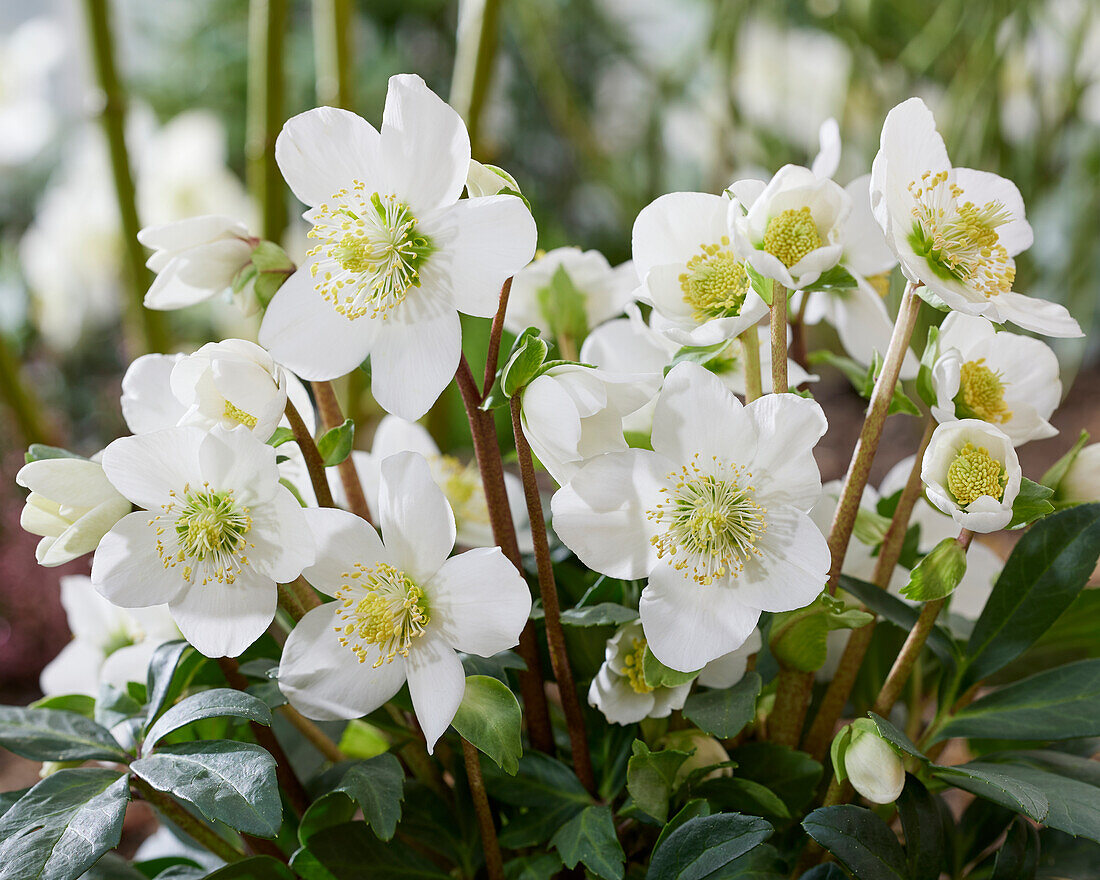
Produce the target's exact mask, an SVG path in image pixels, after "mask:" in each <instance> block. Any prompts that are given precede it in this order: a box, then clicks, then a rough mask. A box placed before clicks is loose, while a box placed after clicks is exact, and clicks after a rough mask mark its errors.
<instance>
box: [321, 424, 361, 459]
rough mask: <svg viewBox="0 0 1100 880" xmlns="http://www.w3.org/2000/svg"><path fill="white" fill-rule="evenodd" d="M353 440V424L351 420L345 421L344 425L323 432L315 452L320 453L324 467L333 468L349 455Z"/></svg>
mask: <svg viewBox="0 0 1100 880" xmlns="http://www.w3.org/2000/svg"><path fill="white" fill-rule="evenodd" d="M354 440H355V422H354V421H352V420H351V419H345V420H344V424H342V425H337V426H336V427H335V428H329V430H327V431H325V433H324V434H322V435H321V438H320V439H319V440H318V441H317V451H318V452H320V453H321V460H322V461H323V462H324V463H325V467H335V466H336V465H338V464H339V463H340V462H342V461H343V460H344V459H345V458H347V457H348V456H349V455H351V447H352V443H353V442H354Z"/></svg>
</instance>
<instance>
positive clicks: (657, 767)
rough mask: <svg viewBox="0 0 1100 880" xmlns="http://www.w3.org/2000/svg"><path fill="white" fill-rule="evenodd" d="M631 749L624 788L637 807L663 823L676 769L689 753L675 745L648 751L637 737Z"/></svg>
mask: <svg viewBox="0 0 1100 880" xmlns="http://www.w3.org/2000/svg"><path fill="white" fill-rule="evenodd" d="M633 751H634V754H633V756H632V757H631V758H630V761H629V762H628V764H627V770H626V790H627V791H629V792H630V796H631V797H632V798H634V803H635V804H636V805H637V806H638V809H640V810H642V811H644V812H646V813H648V814H649V815H650V816H652V817H653V818H654V819H657V820H658V821H659V822H662V823H663V822H664V821H665V819H667V818H668V799H669V798H670V797H671V796H672V792H673V790H674V787H675V782H676V773H677V771H678V770H679V769H680V765H681V764H683V763H684V761H686V760H687V759H688V758H689V757H690V755H689V753H688V752H681V751H678V750H676V749H664V750H663V751H660V752H651V751H650V750H649V749H648V748H647V746H646V744H645V743H644V742H642V741H641V740H640V739H636V740H634V747H633Z"/></svg>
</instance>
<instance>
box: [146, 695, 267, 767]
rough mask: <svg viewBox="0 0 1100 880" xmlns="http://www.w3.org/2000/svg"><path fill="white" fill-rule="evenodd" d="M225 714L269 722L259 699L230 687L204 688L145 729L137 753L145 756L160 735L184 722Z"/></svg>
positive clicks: (177, 727) (180, 725)
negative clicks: (147, 729) (144, 734)
mask: <svg viewBox="0 0 1100 880" xmlns="http://www.w3.org/2000/svg"><path fill="white" fill-rule="evenodd" d="M226 715H230V716H234V717H236V718H247V719H248V720H249V721H255V722H256V723H257V724H264V725H267V726H270V725H271V710H270V709H268V708H267V706H266V705H265V704H264V702H263V700H260V699H258V698H256V697H254V696H252V695H251V694H246V693H245V692H244V691H237V690H233V689H232V688H211V689H210V690H208V691H200V692H199V693H197V694H192V695H191V696H190V697H187V698H186V699H184V700H181V701H180V702H178V703H176V705H174V706H172V707H171V708H170V709H169V710H168V711H167V712H165V713H164V714H163V715H161V716H160V718H159V719H158V720H157V722H156V723H155V724H154V725H153V726H152V727H151V728H150V729H149V733H148V734H147V735H146V737H145V742H144V743H142V746H141V753H142V754H143V755H147V754H148V753H149V752H150V751H151V750H152V749H153V747H154V746H155V745H156V744H157V743H158V742H159V741H160V740H161V739H162V738H163V737H165V736H167V735H168V734H169V733H171V732H172V731H173V730H178V729H179V728H181V727H183V726H184V725H185V724H190V723H191V722H192V721H199V720H201V719H203V718H220V717H223V716H226Z"/></svg>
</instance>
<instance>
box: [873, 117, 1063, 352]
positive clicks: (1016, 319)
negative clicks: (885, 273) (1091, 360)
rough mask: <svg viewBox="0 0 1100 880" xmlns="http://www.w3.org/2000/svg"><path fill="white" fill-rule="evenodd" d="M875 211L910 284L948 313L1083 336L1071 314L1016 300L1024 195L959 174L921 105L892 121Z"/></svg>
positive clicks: (1025, 238)
mask: <svg viewBox="0 0 1100 880" xmlns="http://www.w3.org/2000/svg"><path fill="white" fill-rule="evenodd" d="M871 207H872V209H873V210H874V213H875V218H876V219H877V220H878V222H879V224H880V225H881V226H882V228H883V230H884V231H885V232H886V240H887V243H888V244H889V245H890V248H891V249H892V250H893V251H894V253H895V254H897V256H898V260H899V262H900V263H901V268H902V271H903V272H904V273H905V276H906V277H907V278H908V279H909V280H910V281H913V282H915V283H918V282H919V283H920V284H923V285H924V288H922V295H924V293H925V291H927V292H929V293H931V294H932V295H934V296H935V297H936V298H938V300H939V301H941V302H942V303H945V304H946V305H947V306H948V307H949V308H951V309H954V310H956V311H960V312H963V313H964V314H968V315H982V316H984V317H986V318H988V319H989V320H990V321H993V322H994V323H997V324H1001V323H1004V322H1005V321H1011V322H1012V323H1014V324H1017V325H1019V326H1020V327H1023V328H1024V329H1026V330H1033V331H1035V332H1036V333H1042V334H1043V335H1045V336H1080V335H1081V328H1080V327H1079V326H1078V325H1077V322H1076V321H1075V320H1074V319H1073V318H1072V317H1071V316H1070V314H1069V312H1067V311H1066V309H1065V308H1064V307H1063V306H1061V305H1058V304H1057V303H1051V302H1046V301H1044V300H1039V299H1034V298H1032V297H1028V296H1024V295H1023V294H1020V293H1016V292H1015V291H1013V289H1012V284H1013V281H1014V280H1015V277H1016V263H1015V260H1014V259H1013V258H1014V257H1015V256H1016V254H1018V253H1020V251H1023V250H1025V249H1027V248H1028V247H1030V246H1031V243H1032V238H1033V236H1032V232H1031V226H1030V225H1028V222H1027V220H1026V219H1025V218H1024V202H1023V199H1022V198H1021V196H1020V191H1019V190H1018V189H1017V188H1016V185H1015V184H1014V183H1012V181H1010V180H1006V179H1005V178H1003V177H998V176H997V175H996V174H991V173H989V172H986V171H974V170H972V169H970V168H953V167H952V166H951V162H950V160H949V159H948V158H947V149H946V147H945V146H944V143H943V138H941V137H940V134H939V132H938V131H936V121H935V119H933V117H932V113H931V112H930V111H929V109H928V107H926V106H925V104H924V102H923V101H921V100H920V98H910V99H909V100H907V101H903V102H902V103H901V104H899V105H898V106H896V107H895V108H894V109H893V110H891V111H890V112H889V114H887V116H886V122H885V124H884V125H883V127H882V141H881V146H880V149H879V152H878V155H877V156H875V161H874V164H873V165H872V167H871Z"/></svg>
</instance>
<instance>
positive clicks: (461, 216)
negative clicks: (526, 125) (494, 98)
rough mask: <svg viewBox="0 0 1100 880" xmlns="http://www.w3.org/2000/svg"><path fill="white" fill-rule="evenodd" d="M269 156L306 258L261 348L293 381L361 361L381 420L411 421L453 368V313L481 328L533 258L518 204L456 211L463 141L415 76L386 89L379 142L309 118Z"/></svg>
mask: <svg viewBox="0 0 1100 880" xmlns="http://www.w3.org/2000/svg"><path fill="white" fill-rule="evenodd" d="M275 157H276V159H277V160H278V163H279V167H280V168H281V169H282V172H283V176H284V177H285V178H286V181H287V183H288V184H289V185H290V188H291V189H292V190H293V191H294V194H295V195H296V196H297V197H298V199H299V200H300V201H302V202H304V203H305V204H307V205H309V206H310V210H308V211H307V212H306V213H305V215H304V216H305V218H306V220H308V221H309V222H310V223H312V224H313V228H312V229H311V230H310V232H309V236H310V237H311V238H313V239H314V240H316V242H317V245H316V246H315V247H314V248H313V249H312V250H311V251H310V252H309V258H308V259H307V261H306V262H305V264H304V265H302V266H301V267H300V268H299V269H298V271H297V272H295V273H294V274H293V275H292V276H291V277H290V278H289V279H288V280H287V281H286V283H285V284H284V285H283V286H282V287H281V288H279V292H278V293H277V294H276V295H275V297H274V298H273V299H272V301H271V304H270V305H269V306H268V308H267V312H266V314H265V316H264V322H263V325H262V326H261V328H260V343H261V344H262V345H263V346H264V347H265V348H267V349H268V350H269V351H270V352H271V353H272V355H273V356H274V357H275V359H276V360H277V361H279V362H280V363H282V364H285V365H286V366H287V367H289V368H290V369H292V370H293V371H294V372H295V373H297V374H298V375H299V376H301V377H303V378H305V379H334V378H336V377H337V376H342V375H344V374H345V373H348V372H350V371H351V370H353V369H355V368H356V367H357V366H358V365H359V364H360V363H362V362H363V361H364V360H365V359H366V358H367V356H368V355H369V356H370V359H371V375H372V390H373V393H374V397H375V399H376V400H377V401H378V402H379V403H380V404H381V405H382V406H383V407H384V408H385V409H386V410H387V411H388V412H392V413H394V414H396V415H399V416H402V417H403V418H407V419H417V418H420V416H422V415H423V414H424V413H425V412H427V411H428V409H429V407H431V405H432V404H433V403H434V402H435V400H436V398H438V397H439V394H440V392H441V391H442V390H443V389H444V388H445V387H446V385H447V383H448V382H450V381H451V377H453V376H454V373H455V369H456V368H457V367H458V361H459V355H460V343H461V329H460V327H459V321H458V312H459V311H462V312H465V313H466V314H470V315H476V316H478V317H491V316H492V315H494V314H495V313H496V310H497V303H498V296H499V293H500V287H501V284H502V283H503V282H504V280H505V279H506V278H508V277H509V276H510V275H512V274H514V273H515V272H516V271H518V270H519V269H521V268H523V266H525V265H526V264H527V262H528V261H529V260H530V259H531V256H532V254H534V252H535V238H536V231H535V221H534V219H533V218H532V217H531V213H530V211H528V209H527V207H526V205H524V203H523V200H522V199H520V198H517V197H516V196H509V195H496V196H487V197H484V198H471V199H464V200H463V201H459V196H460V195H461V194H462V189H463V187H464V186H465V185H466V175H467V172H468V171H469V167H470V138H469V135H468V134H467V132H466V127H465V125H463V123H462V119H461V118H460V117H459V115H458V113H456V112H455V111H454V110H453V109H451V108H450V107H448V106H447V105H446V104H445V103H443V101H442V100H440V99H439V98H438V97H436V95H435V94H433V93H432V92H431V90H429V89H428V87H427V86H426V85H425V84H424V81H423V80H422V79H420V77H418V76H411V75H401V76H394V77H391V78H390V85H389V93H388V94H387V96H386V108H385V112H384V114H383V117H382V131H381V134H379V132H378V131H376V130H375V129H374V128H373V126H371V125H370V123H368V122H367V121H366V120H364V119H362V118H360V117H359V116H356V115H355V114H354V113H349V112H347V111H345V110H336V109H334V108H332V107H321V108H318V109H316V110H310V111H308V112H306V113H302V114H300V115H299V116H295V117H294V118H293V119H291V120H290V121H289V122H287V123H286V125H284V126H283V130H282V133H281V134H280V135H279V139H278V141H277V142H276V144H275Z"/></svg>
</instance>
